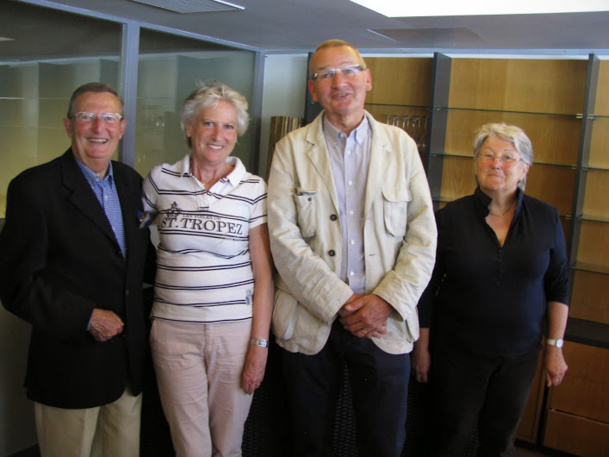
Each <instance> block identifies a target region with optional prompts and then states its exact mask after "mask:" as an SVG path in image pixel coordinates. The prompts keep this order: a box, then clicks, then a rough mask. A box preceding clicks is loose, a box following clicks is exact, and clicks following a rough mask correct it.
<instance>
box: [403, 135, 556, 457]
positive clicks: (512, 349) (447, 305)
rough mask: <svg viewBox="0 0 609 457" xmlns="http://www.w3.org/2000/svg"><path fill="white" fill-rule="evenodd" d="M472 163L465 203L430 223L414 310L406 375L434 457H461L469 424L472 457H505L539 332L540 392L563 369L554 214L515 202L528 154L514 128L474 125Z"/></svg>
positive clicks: (520, 198) (532, 202)
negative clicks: (430, 246) (418, 391)
mask: <svg viewBox="0 0 609 457" xmlns="http://www.w3.org/2000/svg"><path fill="white" fill-rule="evenodd" d="M474 159H475V176H476V181H477V183H478V187H477V189H476V190H475V192H474V194H473V195H470V196H467V197H463V198H461V199H458V200H456V201H454V202H451V203H448V204H447V205H446V206H445V207H444V208H443V209H441V210H439V211H438V212H437V214H436V220H437V225H438V252H437V258H436V265H435V268H434V273H433V275H432V279H431V281H430V283H429V286H428V287H427V290H426V291H425V293H424V295H423V297H422V298H421V302H420V303H419V313H420V319H421V327H422V328H421V338H420V339H419V341H418V342H417V343H416V345H415V349H414V354H413V355H414V358H413V370H414V373H415V376H416V378H417V380H418V381H419V382H427V381H428V379H429V381H430V386H431V394H432V398H433V399H434V403H435V406H436V407H435V410H434V421H435V423H436V425H437V429H436V432H437V434H436V435H434V441H435V443H436V445H437V446H436V449H435V452H434V455H438V456H440V455H441V456H449V455H454V456H463V455H465V454H466V450H467V447H468V444H469V440H470V438H471V435H472V431H473V429H474V427H475V426H476V424H477V423H478V438H479V442H480V448H479V454H478V455H479V456H511V455H512V452H513V446H514V438H515V434H516V430H517V427H518V423H519V421H520V417H521V415H522V413H523V411H524V408H525V406H526V401H527V397H528V393H529V390H530V387H531V383H532V381H533V378H534V376H535V371H536V368H537V361H538V355H539V349H540V347H541V341H542V335H543V334H544V332H547V333H546V335H547V338H548V339H547V340H546V341H547V345H548V347H547V351H546V355H545V359H544V369H545V376H546V380H547V385H548V386H556V385H558V384H560V382H561V381H562V378H563V376H564V374H565V372H566V370H567V365H566V363H565V361H564V358H563V355H562V349H561V346H562V338H563V335H564V331H565V327H566V323H567V316H568V306H567V303H568V264H567V256H566V249H565V239H564V235H563V230H562V225H561V222H560V218H559V214H558V211H557V210H556V208H554V207H552V206H550V205H548V204H546V203H543V202H542V201H540V200H537V199H535V198H532V197H529V196H527V195H524V193H523V190H524V187H525V183H526V177H527V173H528V171H529V168H530V167H531V165H532V163H533V148H532V146H531V141H530V140H529V138H528V137H527V136H526V134H525V133H524V131H522V129H520V128H519V127H515V126H508V125H505V124H488V125H485V126H483V127H482V128H481V129H480V131H479V133H478V134H477V136H476V138H475V140H474Z"/></svg>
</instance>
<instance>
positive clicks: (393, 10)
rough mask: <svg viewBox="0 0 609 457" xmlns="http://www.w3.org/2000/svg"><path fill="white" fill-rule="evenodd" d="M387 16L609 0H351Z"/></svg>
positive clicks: (546, 9) (546, 10) (594, 5)
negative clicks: (508, 0) (458, 0)
mask: <svg viewBox="0 0 609 457" xmlns="http://www.w3.org/2000/svg"><path fill="white" fill-rule="evenodd" d="M351 1H352V2H353V3H357V4H359V5H361V6H364V7H366V8H368V9H371V10H373V11H376V12H377V13H380V14H382V15H384V16H388V17H436V16H487V15H497V14H552V13H582V12H593V11H609V0H578V1H574V0H553V1H548V0H512V1H510V2H489V1H487V0H485V1H481V0H462V1H460V2H444V1H441V2H440V1H430V2H420V1H419V2H403V1H396V0H351Z"/></svg>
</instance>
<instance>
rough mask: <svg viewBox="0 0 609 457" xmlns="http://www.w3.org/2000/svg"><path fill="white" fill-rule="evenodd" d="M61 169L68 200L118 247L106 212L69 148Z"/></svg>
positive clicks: (63, 158)
mask: <svg viewBox="0 0 609 457" xmlns="http://www.w3.org/2000/svg"><path fill="white" fill-rule="evenodd" d="M61 170H62V175H63V185H64V187H65V188H66V189H67V191H68V201H70V203H72V204H73V205H74V206H75V207H76V208H77V209H78V210H79V211H80V212H82V213H83V214H84V215H85V216H87V217H88V218H89V219H90V220H91V222H93V224H95V225H96V226H97V227H98V228H99V230H101V231H102V232H103V233H104V234H105V235H106V236H107V237H108V238H110V239H111V240H112V242H113V243H115V244H116V246H117V247H118V241H117V240H116V237H115V236H114V232H113V231H112V227H111V226H110V222H108V218H107V217H106V213H105V212H104V209H103V208H102V206H101V205H100V203H99V201H98V200H97V197H96V196H95V193H94V192H93V190H92V189H91V186H90V185H89V183H88V182H87V180H86V178H85V177H84V175H83V174H82V171H81V170H80V168H79V167H78V164H77V163H76V159H75V158H74V155H73V153H72V150H71V149H68V151H67V152H66V153H65V154H64V155H63V156H62V161H61Z"/></svg>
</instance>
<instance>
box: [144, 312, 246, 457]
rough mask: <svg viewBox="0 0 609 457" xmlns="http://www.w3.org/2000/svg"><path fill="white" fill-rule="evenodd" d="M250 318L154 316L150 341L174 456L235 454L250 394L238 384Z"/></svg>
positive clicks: (238, 452)
mask: <svg viewBox="0 0 609 457" xmlns="http://www.w3.org/2000/svg"><path fill="white" fill-rule="evenodd" d="M250 330H251V321H250V320H247V321H240V322H231V323H214V324H199V323H190V322H172V321H165V320H162V319H155V320H154V321H153V324H152V332H151V335H150V344H151V347H152V355H153V360H154V368H155V371H156V375H157V381H158V386H159V393H160V396H161V403H162V405H163V410H164V411H165V416H166V417H167V421H168V422H169V427H170V430H171V438H172V441H173V446H174V449H175V451H176V457H210V456H214V457H239V456H241V442H242V439H243V429H244V424H245V420H246V419H247V415H248V413H249V409H250V405H251V403H252V396H251V395H247V394H246V393H245V392H244V391H243V389H242V388H241V375H242V372H243V365H244V362H245V356H246V354H247V350H248V348H249V340H250Z"/></svg>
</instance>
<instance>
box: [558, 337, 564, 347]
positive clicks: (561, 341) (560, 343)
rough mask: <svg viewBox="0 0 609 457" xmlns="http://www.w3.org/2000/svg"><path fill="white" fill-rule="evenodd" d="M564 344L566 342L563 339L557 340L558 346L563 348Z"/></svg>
mask: <svg viewBox="0 0 609 457" xmlns="http://www.w3.org/2000/svg"><path fill="white" fill-rule="evenodd" d="M563 344H564V341H563V340H561V339H558V340H556V347H557V348H561V347H562V345H563Z"/></svg>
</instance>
